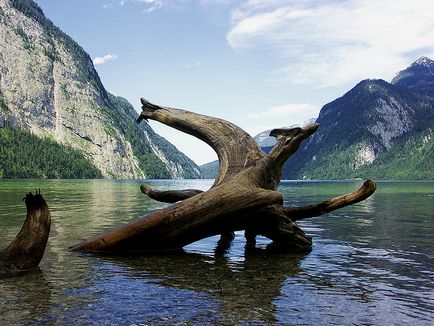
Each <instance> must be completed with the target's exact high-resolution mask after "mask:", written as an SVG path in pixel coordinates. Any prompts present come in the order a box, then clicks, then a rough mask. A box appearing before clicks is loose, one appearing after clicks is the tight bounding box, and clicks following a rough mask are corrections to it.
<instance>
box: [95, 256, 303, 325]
mask: <svg viewBox="0 0 434 326" xmlns="http://www.w3.org/2000/svg"><path fill="white" fill-rule="evenodd" d="M303 258H304V256H293V255H288V254H272V255H270V254H269V253H266V252H265V250H260V249H253V250H252V249H250V250H246V252H245V255H244V260H243V261H241V262H240V261H238V262H232V261H230V259H229V258H228V256H227V255H221V254H217V255H215V256H208V255H203V254H199V253H187V252H185V251H182V252H178V253H176V254H173V255H157V256H140V257H138V256H130V257H121V256H99V259H100V263H101V264H103V265H105V266H104V267H103V268H105V269H107V268H108V269H110V270H111V271H112V272H113V271H114V270H115V271H116V277H119V276H121V277H123V278H127V279H130V280H136V281H138V280H139V281H142V282H145V283H147V284H148V286H149V284H154V285H158V286H159V287H160V291H161V292H162V293H161V294H160V295H162V297H161V298H160V304H161V308H163V307H165V309H166V312H167V306H168V305H171V304H173V305H175V304H176V305H179V302H174V301H173V298H170V297H164V292H165V291H164V290H162V288H161V287H164V288H166V289H175V290H176V291H177V292H178V295H179V293H180V292H181V291H187V292H188V293H190V295H189V297H190V298H192V297H195V296H199V297H200V298H201V300H199V301H200V305H201V308H202V309H201V310H203V311H207V310H208V314H209V315H208V318H209V320H210V321H212V320H214V321H219V322H224V323H229V324H238V323H240V322H245V321H249V322H256V323H262V324H264V323H271V322H276V319H275V312H276V307H275V305H274V301H275V300H276V298H278V297H279V296H280V295H281V289H282V286H283V284H284V282H285V280H287V278H288V277H296V276H297V274H298V273H299V272H300V262H301V261H302V260H303ZM170 292H171V291H170V290H169V291H168V293H170ZM192 292H193V293H194V295H193V294H191V293H192ZM175 301H176V300H175ZM170 302H172V303H170ZM203 305H211V306H213V307H208V308H207V309H205V307H203ZM189 306H190V308H188V309H189V311H184V312H182V313H180V312H179V311H178V312H177V313H176V314H172V315H171V313H170V312H169V313H168V314H166V316H164V317H163V316H161V317H160V319H159V320H164V319H165V318H168V320H171V322H182V321H188V320H190V321H193V320H195V319H196V318H199V319H201V320H203V317H204V316H200V313H199V311H195V309H191V303H190V304H189ZM197 308H199V309H200V307H197ZM169 311H170V309H169ZM156 320H158V319H156ZM145 321H148V322H149V321H152V320H145ZM154 321H155V320H154Z"/></svg>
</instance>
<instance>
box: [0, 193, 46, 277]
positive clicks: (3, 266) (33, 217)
mask: <svg viewBox="0 0 434 326" xmlns="http://www.w3.org/2000/svg"><path fill="white" fill-rule="evenodd" d="M24 201H25V204H26V207H27V217H26V220H25V222H24V224H23V226H22V228H21V230H20V232H19V233H18V235H17V236H16V237H15V239H14V240H13V241H12V242H11V244H10V245H9V246H8V247H6V249H4V250H3V251H1V252H0V276H4V275H6V276H8V275H10V274H15V273H18V272H22V271H28V270H31V269H33V268H36V267H37V266H38V265H39V262H40V261H41V259H42V257H43V255H44V251H45V247H46V245H47V241H48V236H49V234H50V227H51V214H50V210H49V209H48V205H47V203H46V202H45V199H44V198H43V197H42V195H41V193H40V192H39V193H38V192H36V195H33V194H32V193H31V192H30V193H28V194H27V195H26V198H24Z"/></svg>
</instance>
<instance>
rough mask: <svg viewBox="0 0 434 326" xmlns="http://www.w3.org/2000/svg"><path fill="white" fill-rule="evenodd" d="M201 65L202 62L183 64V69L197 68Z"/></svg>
mask: <svg viewBox="0 0 434 326" xmlns="http://www.w3.org/2000/svg"><path fill="white" fill-rule="evenodd" d="M201 66H202V62H195V63H188V64H186V65H185V66H184V68H185V69H191V68H198V67H201Z"/></svg>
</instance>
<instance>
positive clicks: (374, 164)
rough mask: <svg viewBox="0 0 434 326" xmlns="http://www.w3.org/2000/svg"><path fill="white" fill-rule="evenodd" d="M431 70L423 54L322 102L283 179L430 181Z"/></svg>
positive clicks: (433, 95)
mask: <svg viewBox="0 0 434 326" xmlns="http://www.w3.org/2000/svg"><path fill="white" fill-rule="evenodd" d="M432 72H434V61H432V60H431V59H429V58H427V57H421V58H419V59H418V60H416V61H415V62H414V63H413V64H412V65H410V66H409V67H408V68H406V69H404V70H402V71H401V72H399V73H398V74H397V75H396V77H395V78H394V79H393V80H392V82H391V83H388V82H386V81H384V80H381V79H377V80H369V79H368V80H363V81H361V82H360V83H358V84H357V85H356V86H355V87H354V88H353V89H351V90H350V91H349V92H347V93H346V94H344V95H343V96H342V97H340V98H338V99H336V100H334V101H332V102H330V103H328V104H326V105H324V106H323V108H322V109H321V111H320V114H319V116H318V118H317V119H316V122H317V123H319V125H320V128H319V129H318V131H317V132H316V133H315V134H314V135H313V136H312V137H311V138H309V140H307V141H306V142H305V143H303V144H302V146H301V147H300V149H299V150H298V152H297V153H295V154H294V155H293V156H292V157H290V159H289V160H288V161H287V163H286V164H285V166H284V169H283V178H284V179H354V178H377V179H430V180H431V179H434V169H433V167H434V166H433V161H434V160H433V158H434V157H433V141H432V130H433V127H434V115H433V114H434V113H433V112H434V111H433V109H434V89H433V85H434V73H432ZM260 135H261V134H260ZM262 136H264V135H262ZM255 138H257V137H255ZM257 139H258V138H257ZM260 140H261V143H262V144H263V145H264V144H269V139H268V138H266V137H260ZM261 143H260V144H261ZM261 147H263V150H264V151H265V152H267V151H269V149H270V148H271V147H269V146H261ZM217 166H218V164H217ZM207 167H208V176H211V173H210V172H209V171H210V164H208V166H207Z"/></svg>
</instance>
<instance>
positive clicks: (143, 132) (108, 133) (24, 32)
mask: <svg viewBox="0 0 434 326" xmlns="http://www.w3.org/2000/svg"><path fill="white" fill-rule="evenodd" d="M137 115H138V114H137V113H136V112H135V111H134V109H133V108H132V106H131V105H130V104H129V103H128V102H126V100H124V99H122V98H118V97H115V96H112V95H110V94H108V93H107V91H106V90H105V89H104V86H103V85H102V83H101V81H100V79H99V77H98V74H97V73H96V71H95V69H94V66H93V63H92V60H91V58H90V57H89V55H88V54H87V53H86V52H85V51H84V50H83V49H82V48H81V47H80V46H79V45H78V44H77V43H76V42H74V41H73V40H72V39H71V38H70V37H69V36H67V35H66V34H64V33H63V32H62V31H61V30H60V29H58V28H57V27H56V26H54V25H53V24H52V22H51V21H50V20H48V19H47V18H46V17H45V16H44V14H43V12H42V10H41V9H40V8H39V7H38V6H37V5H36V4H35V3H34V2H33V1H31V0H0V125H5V124H7V125H9V126H12V127H21V128H23V129H26V130H30V131H31V132H32V133H33V134H35V135H38V136H45V137H49V138H52V139H54V140H55V141H57V142H59V143H61V144H65V145H69V146H71V147H73V148H76V149H79V150H80V151H81V152H82V153H83V155H84V156H85V157H87V158H88V159H90V161H91V162H93V164H94V165H95V166H96V167H97V168H98V169H99V170H101V172H102V174H103V175H104V176H106V177H114V178H144V177H148V178H156V177H157V178H182V177H187V178H194V177H198V176H199V170H198V168H197V166H196V165H195V164H194V163H193V162H192V161H191V160H189V159H188V158H187V157H186V156H185V155H184V154H182V153H180V152H179V151H177V150H176V148H175V147H174V146H173V145H171V144H170V143H168V142H167V141H166V140H165V139H163V138H161V137H159V136H158V135H156V134H155V132H154V131H153V130H152V129H151V128H150V127H149V126H148V125H147V124H142V125H137V124H136V123H135V119H136V117H137Z"/></svg>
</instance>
